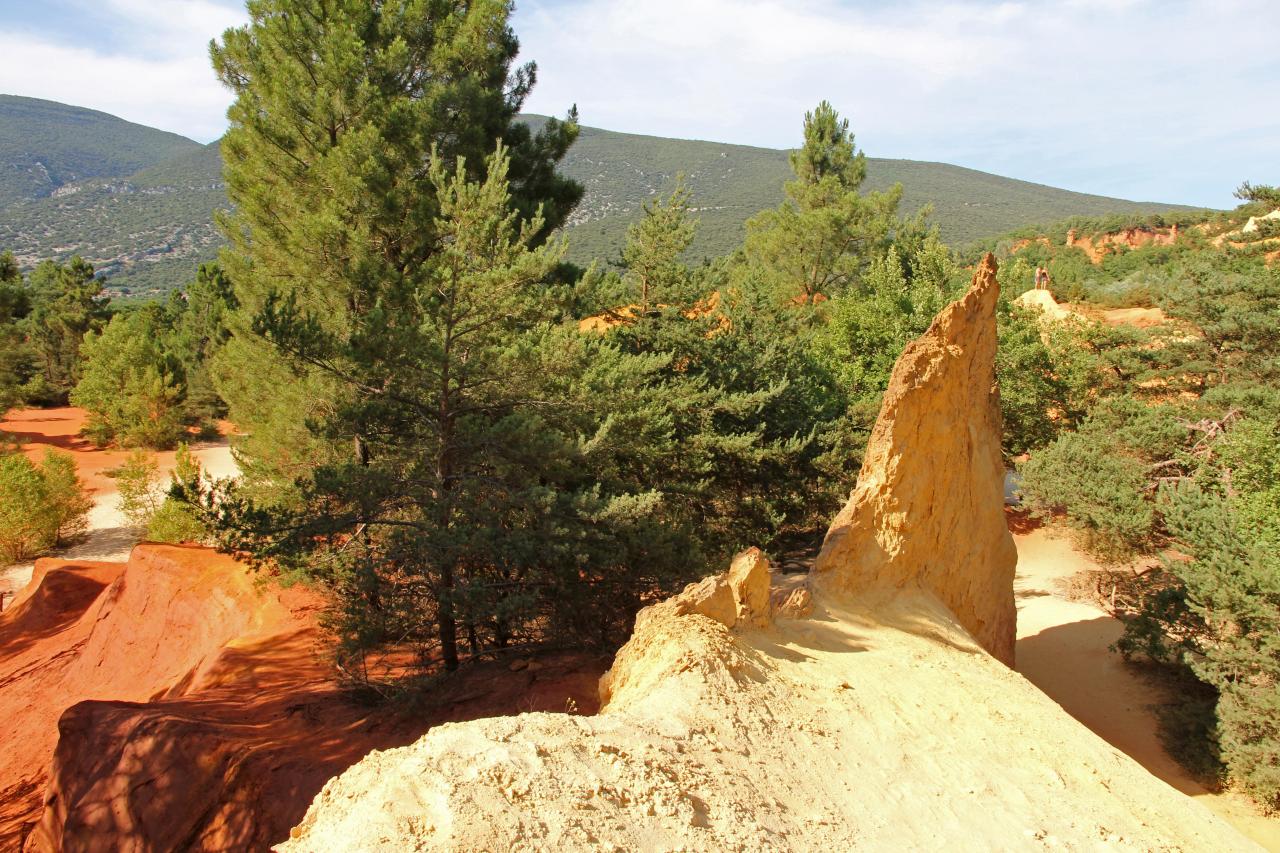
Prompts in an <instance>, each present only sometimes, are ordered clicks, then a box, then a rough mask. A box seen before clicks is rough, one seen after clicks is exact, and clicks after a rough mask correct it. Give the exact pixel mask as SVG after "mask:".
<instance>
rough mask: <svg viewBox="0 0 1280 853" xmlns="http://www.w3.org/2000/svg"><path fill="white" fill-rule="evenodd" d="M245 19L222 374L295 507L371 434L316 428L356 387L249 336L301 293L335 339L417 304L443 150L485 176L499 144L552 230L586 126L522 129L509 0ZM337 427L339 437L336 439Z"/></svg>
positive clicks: (280, 5) (529, 204)
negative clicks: (312, 482)
mask: <svg viewBox="0 0 1280 853" xmlns="http://www.w3.org/2000/svg"><path fill="white" fill-rule="evenodd" d="M248 10H249V17H250V22H249V24H248V25H247V26H244V27H242V28H239V29H233V30H228V31H227V32H226V33H225V34H224V36H223V39H222V42H221V44H218V43H214V44H213V45H211V55H212V59H213V63H214V67H215V69H216V71H217V73H218V77H219V79H220V80H221V81H222V82H223V83H224V84H225V85H227V86H228V87H229V88H230V89H231V90H232V91H233V92H234V93H235V96H236V100H235V102H234V104H233V105H232V107H231V109H230V111H229V113H228V116H229V118H230V120H231V127H230V130H229V131H228V133H227V135H226V137H225V139H224V141H223V158H224V161H225V175H226V181H227V190H228V195H229V196H230V199H231V201H232V202H233V204H234V212H233V213H231V214H229V215H228V216H227V217H225V218H224V220H223V222H222V225H223V229H224V232H225V234H226V235H227V237H228V239H229V241H230V244H231V246H230V248H229V249H228V250H227V251H226V252H225V253H224V256H223V259H222V266H223V269H224V270H225V272H226V273H227V275H228V277H229V278H230V279H231V280H232V281H233V282H234V283H235V298H236V301H237V302H238V303H239V305H240V308H239V310H238V311H237V312H236V313H235V315H234V316H233V317H232V319H231V320H230V324H231V326H232V328H233V331H235V332H236V333H237V334H236V335H235V338H234V340H232V341H231V342H230V343H229V344H228V346H227V347H225V348H224V349H223V350H222V352H221V353H220V355H219V357H218V359H217V364H216V365H215V369H214V374H215V382H216V385H217V390H218V392H219V394H220V396H221V397H222V398H223V399H224V400H226V402H227V404H228V407H229V409H230V412H229V414H230V417H231V418H232V420H234V421H235V422H236V423H237V424H238V425H239V426H240V427H241V428H242V429H243V430H244V431H245V433H246V437H245V438H244V439H243V440H242V442H241V446H240V448H239V449H240V452H241V454H242V456H243V461H244V466H245V468H246V470H247V471H248V473H249V475H250V480H251V481H252V482H253V483H255V484H256V486H257V487H258V489H259V493H260V495H261V496H263V497H272V498H273V499H275V500H278V501H287V500H288V499H289V498H290V495H291V494H292V491H293V490H292V485H291V484H293V483H294V482H295V481H297V480H299V479H300V478H301V479H305V478H306V477H307V476H309V472H310V471H311V470H312V469H314V468H315V467H316V466H317V465H319V464H322V463H324V462H326V461H331V460H332V459H333V458H335V456H336V455H341V454H343V453H349V452H350V450H349V449H350V447H351V443H352V441H353V440H354V439H355V438H356V436H357V434H358V432H359V430H358V429H357V427H356V425H354V424H350V425H348V426H347V427H346V429H345V434H341V433H343V432H344V430H340V429H339V430H334V429H330V430H328V431H318V430H314V429H310V428H309V427H308V426H307V421H308V419H313V420H316V419H318V420H323V419H325V418H329V417H330V416H331V415H333V413H334V412H336V411H337V410H338V408H340V407H341V405H342V404H343V400H344V395H349V394H350V393H351V389H350V388H349V387H347V386H345V385H343V384H342V383H336V382H335V381H334V379H333V377H332V376H330V375H327V374H325V373H323V372H322V371H317V370H315V369H313V368H309V367H300V366H298V365H296V364H290V363H288V362H287V361H286V360H285V359H283V358H282V357H281V356H280V353H279V349H278V347H276V346H275V345H273V344H272V343H271V342H269V341H266V340H265V339H264V338H263V337H262V336H261V335H260V334H258V333H256V332H255V330H254V327H253V323H254V318H256V317H258V316H259V315H260V313H261V312H262V311H263V310H264V308H265V307H266V306H267V305H268V304H279V302H280V301H281V300H284V301H289V302H290V303H291V304H293V305H294V306H296V307H297V308H298V309H299V310H301V311H306V312H309V313H310V314H311V315H313V316H314V317H316V318H317V319H318V321H319V322H320V324H321V327H322V328H323V330H324V331H325V332H326V333H327V334H333V335H336V336H339V337H343V338H346V339H348V340H352V341H354V340H356V339H358V338H359V336H360V334H361V333H362V330H363V329H365V328H367V324H368V323H369V322H370V319H369V318H370V316H371V313H375V312H378V311H385V310H387V308H388V306H390V305H394V304H396V302H397V301H398V300H402V299H405V298H408V297H407V294H409V293H412V292H413V291H414V289H415V288H416V287H417V286H418V284H419V282H420V279H421V276H422V270H423V269H424V267H426V266H427V265H428V264H429V263H430V262H431V260H432V258H434V257H435V256H436V255H437V254H438V253H439V252H440V251H441V249H442V240H443V239H444V237H443V236H442V235H441V234H440V233H438V231H437V230H436V222H437V218H438V214H439V203H438V200H437V198H436V192H435V188H434V187H433V186H432V184H431V179H430V175H429V174H428V164H429V161H430V159H431V153H432V152H433V151H435V152H437V153H438V155H439V157H440V158H441V159H442V161H444V162H450V163H452V162H454V158H458V157H462V158H465V163H466V169H467V176H468V177H469V178H471V179H482V178H483V177H484V169H485V163H486V162H487V160H486V158H487V156H488V155H489V154H490V153H492V151H493V147H494V143H495V141H497V140H499V139H501V140H504V144H505V146H506V148H507V150H508V151H509V153H510V165H509V175H510V180H511V192H512V200H513V203H514V204H515V206H516V207H517V209H518V210H520V211H521V213H522V214H523V215H524V217H525V218H529V217H531V216H532V215H533V214H534V213H535V212H536V211H537V210H538V209H541V211H542V220H541V221H542V223H543V224H542V228H541V230H540V231H539V233H538V234H536V235H534V236H535V237H536V238H537V239H539V240H540V239H543V238H545V236H546V234H548V233H549V232H550V230H551V229H553V228H554V227H556V226H558V225H559V224H560V223H561V222H562V221H563V219H564V217H565V216H567V214H568V213H569V211H570V210H571V209H572V207H573V205H574V204H575V203H576V202H577V200H578V199H579V197H580V196H581V188H580V187H579V186H578V185H576V184H574V183H573V182H571V181H569V180H566V179H564V178H562V177H560V176H559V175H558V174H557V173H556V171H555V168H554V166H555V163H556V162H557V161H558V160H559V159H560V158H561V157H562V156H563V155H564V153H565V152H566V151H567V150H568V147H569V145H570V144H572V142H573V140H574V139H575V138H576V134H577V126H576V123H575V121H574V120H573V117H572V114H571V118H570V120H569V121H567V122H558V121H551V122H548V123H547V125H546V126H545V127H544V128H543V130H542V131H541V132H540V133H538V134H536V135H534V134H532V133H531V132H530V130H529V128H528V127H527V126H526V125H524V124H523V123H521V122H519V121H518V120H517V114H518V112H519V110H520V106H521V104H522V103H523V101H524V98H525V97H526V96H527V95H528V93H529V91H530V89H531V88H532V86H533V84H534V82H535V78H536V73H535V72H536V69H535V67H534V66H533V65H532V64H527V65H524V66H521V67H513V62H514V59H515V56H516V54H517V52H518V49H519V45H518V42H517V41H516V39H515V36H514V35H513V33H512V32H511V30H510V28H509V26H508V23H507V21H508V16H509V14H510V11H511V3H510V2H505V0H426V1H425V2H424V1H423V0H389V2H379V3H368V2H365V0H251V2H249V3H248ZM335 432H336V433H338V434H331V433H335Z"/></svg>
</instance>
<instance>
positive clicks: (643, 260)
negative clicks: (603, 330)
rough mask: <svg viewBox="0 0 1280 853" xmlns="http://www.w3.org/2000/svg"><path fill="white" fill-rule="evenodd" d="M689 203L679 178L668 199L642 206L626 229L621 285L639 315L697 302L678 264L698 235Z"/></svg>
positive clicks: (684, 272) (687, 275)
mask: <svg viewBox="0 0 1280 853" xmlns="http://www.w3.org/2000/svg"><path fill="white" fill-rule="evenodd" d="M689 199H690V193H689V190H688V188H687V187H685V184H684V176H683V175H682V176H679V177H677V178H676V187H675V189H674V190H673V191H672V192H671V195H670V196H669V197H668V198H666V199H665V200H663V199H654V200H653V201H650V202H645V204H644V215H643V216H642V217H641V218H640V219H637V220H636V221H635V222H634V223H633V224H632V225H631V226H630V227H628V228H627V242H626V246H625V247H624V248H623V250H622V263H623V265H624V266H625V267H626V269H627V274H626V276H625V278H624V281H626V282H627V283H628V284H629V285H630V286H631V288H632V291H633V296H634V298H635V299H636V301H637V303H638V304H639V306H640V311H641V312H642V313H643V312H647V311H648V310H649V308H650V306H651V305H653V304H655V303H656V304H659V305H661V304H670V303H674V302H688V301H690V297H691V296H692V297H693V298H694V299H696V298H697V295H696V294H691V293H689V292H688V289H687V283H688V281H689V271H688V269H687V268H686V267H685V266H684V263H683V262H682V261H681V256H682V255H683V254H684V252H685V250H686V249H688V248H689V246H690V244H692V243H693V236H694V234H695V233H696V231H697V222H696V221H694V220H692V219H690V218H689Z"/></svg>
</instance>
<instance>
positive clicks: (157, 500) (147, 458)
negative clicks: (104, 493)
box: [115, 450, 164, 530]
mask: <svg viewBox="0 0 1280 853" xmlns="http://www.w3.org/2000/svg"><path fill="white" fill-rule="evenodd" d="M159 476H160V467H159V465H157V464H156V460H155V456H154V455H153V454H151V453H148V452H147V451H145V450H135V451H133V452H132V453H130V454H129V455H128V456H127V457H125V460H124V464H123V465H121V466H120V467H119V468H118V469H117V470H116V475H115V478H116V493H117V494H118V495H119V496H120V511H121V512H122V513H124V517H125V518H126V519H128V521H129V524H130V525H131V526H133V527H136V528H139V529H141V530H146V529H147V527H149V526H150V524H151V519H153V518H155V514H156V512H158V511H159V509H160V504H161V503H162V502H163V499H164V495H163V492H162V491H161V489H159V488H158V480H159Z"/></svg>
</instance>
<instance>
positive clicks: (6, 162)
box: [0, 95, 200, 207]
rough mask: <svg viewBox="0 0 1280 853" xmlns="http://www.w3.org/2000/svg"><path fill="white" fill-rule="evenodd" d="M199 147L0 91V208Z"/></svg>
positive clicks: (116, 175)
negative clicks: (0, 92)
mask: <svg viewBox="0 0 1280 853" xmlns="http://www.w3.org/2000/svg"><path fill="white" fill-rule="evenodd" d="M199 147H200V145H199V143H196V142H192V141H191V140H190V139H187V138H186V137H183V136H178V135H177V134H176V133H166V132H164V131H162V130H155V129H154V128H150V127H144V126H143V125H140V124H133V123H131V122H127V121H124V120H123V119H119V118H116V117H115V116H111V115H107V114H106V113H100V112H97V111H95V110H86V109H82V108H80V107H71V106H67V105H65V104H58V103H54V102H53V101H41V100H37V99H35V98H19V97H16V96H13V95H0V207H3V206H5V205H8V204H11V203H13V202H15V201H20V200H23V199H32V198H41V197H44V196H48V195H50V194H51V193H54V192H56V191H57V190H59V189H60V188H62V187H64V186H66V185H68V184H73V183H76V182H77V181H83V180H86V179H89V178H123V177H126V176H128V175H131V174H133V173H134V172H137V171H138V170H140V169H145V168H147V167H148V166H153V165H155V164H157V163H160V162H162V161H164V160H167V159H169V158H171V157H174V156H177V155H180V154H183V153H185V152H188V151H191V150H194V149H198V148H199Z"/></svg>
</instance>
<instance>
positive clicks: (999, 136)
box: [0, 0, 1280, 207]
mask: <svg viewBox="0 0 1280 853" xmlns="http://www.w3.org/2000/svg"><path fill="white" fill-rule="evenodd" d="M245 20H246V15H245V12H244V9H243V4H242V3H240V2H235V0H0V92H3V93H6V94H14V95H26V96H29V97H36V98H47V99H50V100H56V101H62V102H64V103H70V104H75V105H78V106H85V107H91V108H94V109H99V110H103V111H105V112H109V113H112V114H114V115H118V116H120V117H122V118H125V119H128V120H130V121H135V122H138V123H141V124H146V125H150V126H152V127H158V128H162V129H164V130H170V131H174V132H176V133H181V134H183V135H185V136H188V137H191V138H192V139H196V140H198V141H201V142H209V141H212V140H213V139H216V138H217V137H218V136H220V135H221V133H222V131H223V130H224V129H225V126H226V120H225V111H226V107H227V105H228V103H229V102H230V95H229V94H228V92H227V91H226V90H224V89H223V88H222V87H221V86H220V85H219V84H218V82H217V81H216V80H215V79H214V76H213V72H212V71H211V69H210V67H209V61H208V43H209V40H210V39H211V38H215V37H217V36H219V35H220V34H221V32H222V31H223V30H224V29H226V28H227V27H231V26H237V25H240V24H242V23H243V22H244V21H245ZM512 25H513V27H514V28H515V31H516V33H517V35H518V36H519V38H520V41H521V48H522V50H521V61H527V60H532V61H536V62H537V64H538V86H537V88H536V89H535V90H534V92H533V94H532V95H531V97H530V98H529V100H528V101H527V102H526V105H525V107H526V110H527V111H529V112H538V113H544V114H553V115H559V114H563V113H564V112H565V110H567V109H568V108H569V107H570V106H571V105H573V104H577V105H578V107H579V110H580V112H581V115H582V121H583V123H584V124H587V125H591V126H594V127H603V128H607V129H609V130H619V131H627V132H631V133H647V134H653V135H657V136H671V137H680V138H690V139H709V140H715V141H719V142H733V143H740V144H746V145H760V146H766V147H771V148H789V147H793V146H795V145H797V144H799V140H800V134H801V127H802V122H803V117H804V113H805V111H806V110H808V109H812V107H813V106H814V105H815V104H817V103H818V102H819V101H820V100H823V99H826V100H829V101H831V102H832V104H834V105H835V107H836V108H837V109H838V110H839V111H840V112H841V114H842V115H843V116H845V117H847V118H848V119H849V120H850V125H851V127H852V129H853V131H854V133H855V134H856V137H857V142H858V145H859V147H860V148H862V149H863V150H865V151H866V152H867V154H868V155H869V156H873V157H900V158H910V159H916V160H937V161H942V162H947V163H955V164H957V165H962V166H969V167H971V168H975V169H981V170H983V171H987V172H994V173H996V174H1000V175H1007V176H1010V177H1016V178H1022V179H1024V180H1030V181H1035V182H1038V183H1043V184H1049V185H1052V186H1058V187H1063V188H1066V189H1072V190H1078V191H1081V192H1091V193H1098V194H1100V195H1109V196H1116V197H1120V198H1130V199H1135V200H1143V201H1163V202H1176V203H1182V204H1193V205H1205V206H1212V207H1230V206H1233V205H1234V204H1235V203H1236V201H1235V199H1233V198H1232V191H1233V190H1234V188H1235V187H1236V186H1238V185H1239V184H1240V183H1241V182H1242V181H1244V180H1249V181H1252V182H1253V183H1271V184H1280V157H1277V152H1278V151H1280V144H1278V143H1280V48H1278V47H1277V45H1280V2H1277V0H1059V2H1032V0H1023V2H983V0H901V1H900V2H873V0H518V2H517V10H516V13H515V16H514V18H513V22H512Z"/></svg>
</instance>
